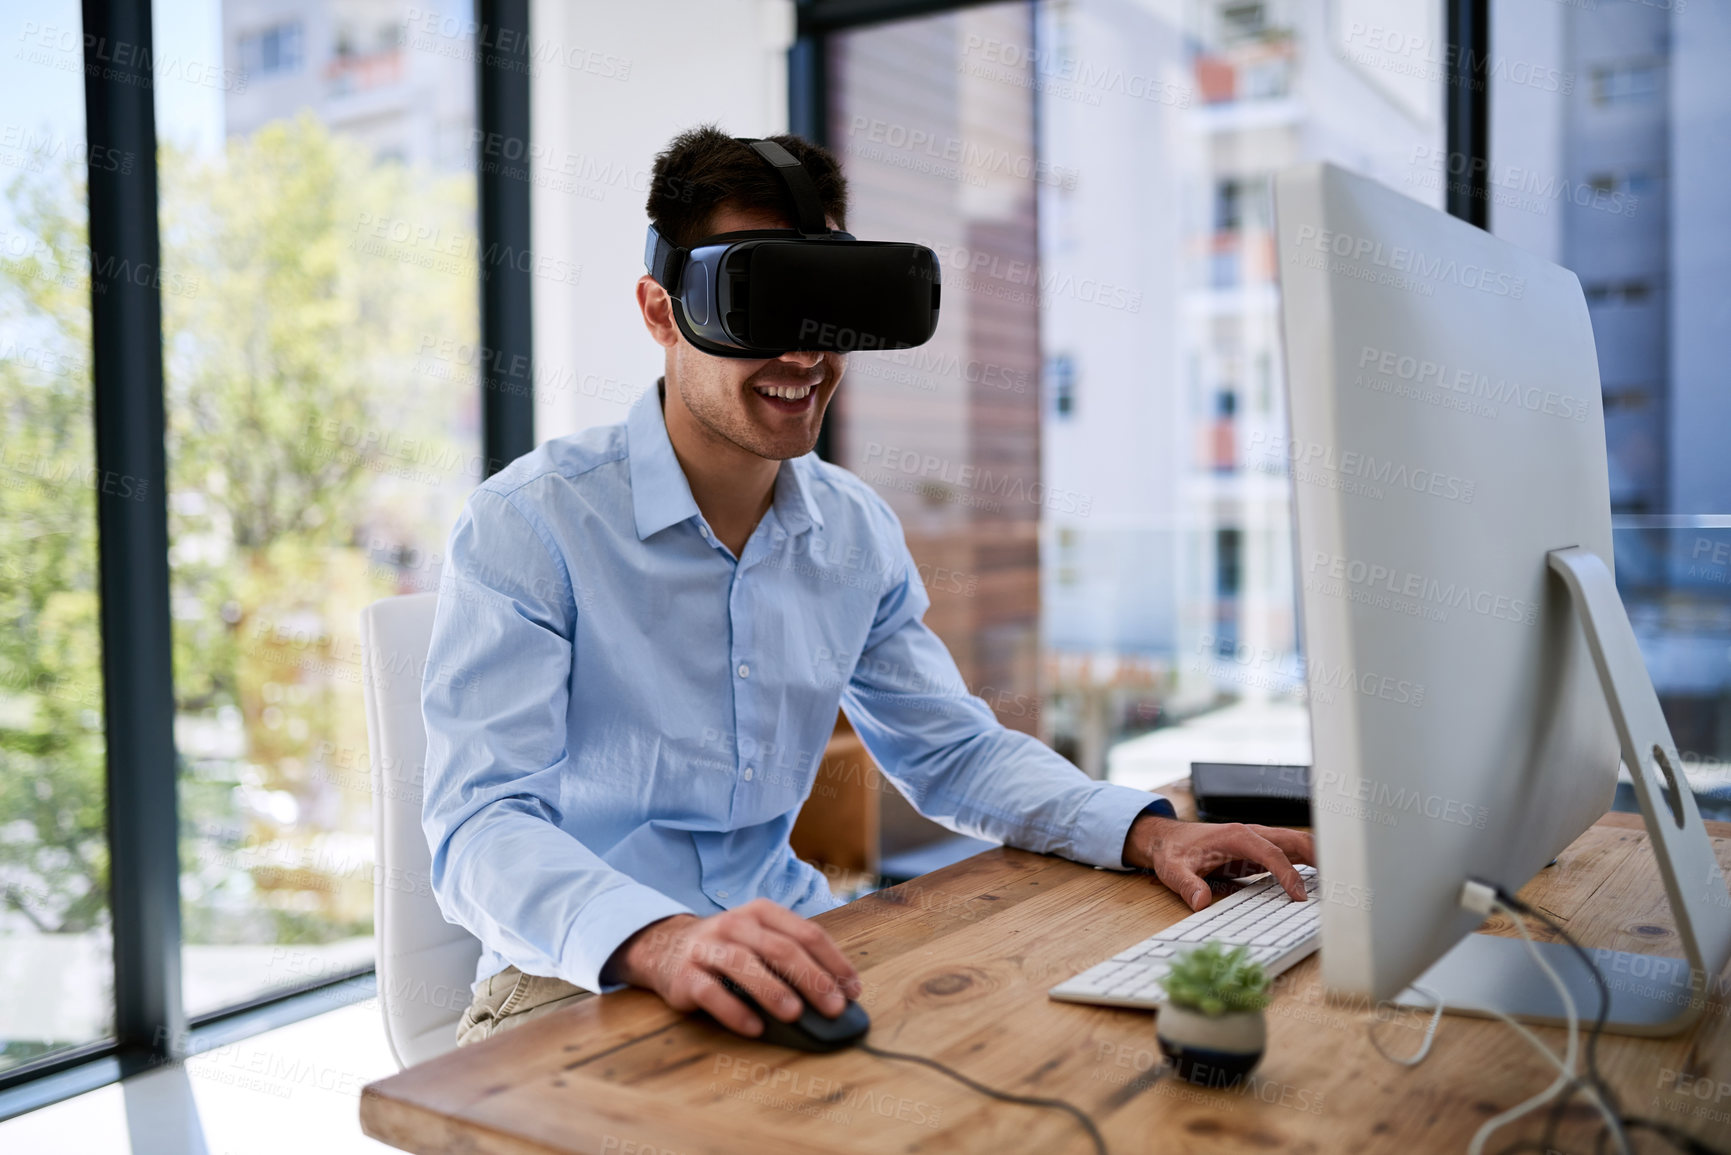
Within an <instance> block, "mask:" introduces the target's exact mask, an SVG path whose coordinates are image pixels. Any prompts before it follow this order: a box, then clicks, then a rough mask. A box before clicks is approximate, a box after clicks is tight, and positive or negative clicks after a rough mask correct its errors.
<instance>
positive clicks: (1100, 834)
mask: <svg viewBox="0 0 1731 1155" xmlns="http://www.w3.org/2000/svg"><path fill="white" fill-rule="evenodd" d="M1144 814H1160V815H1163V816H1165V817H1167V818H1174V817H1176V816H1177V812H1176V811H1175V810H1173V808H1172V803H1170V802H1168V801H1167V800H1166V799H1164V798H1162V797H1160V796H1159V795H1158V794H1151V793H1149V792H1148V791H1146V790H1133V789H1131V788H1130V787H1128V786H1119V785H1117V784H1116V783H1113V782H1101V783H1099V784H1098V785H1097V787H1096V789H1095V791H1094V797H1092V798H1090V799H1089V800H1088V803H1087V805H1086V806H1084V807H1083V808H1082V820H1081V822H1080V823H1079V824H1078V829H1077V830H1076V832H1075V836H1074V839H1073V850H1074V853H1073V854H1071V855H1070V857H1071V858H1073V859H1075V861H1077V862H1084V863H1087V864H1088V865H1089V866H1099V867H1103V868H1105V869H1106V870H1129V869H1131V868H1130V867H1128V866H1125V865H1124V839H1125V837H1127V836H1128V835H1129V833H1130V825H1131V823H1133V822H1135V821H1136V820H1137V819H1138V818H1140V817H1142V815H1144Z"/></svg>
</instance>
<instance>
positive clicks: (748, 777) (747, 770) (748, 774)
mask: <svg viewBox="0 0 1731 1155" xmlns="http://www.w3.org/2000/svg"><path fill="white" fill-rule="evenodd" d="M745 780H746V781H747V782H750V781H751V767H750V766H747V767H746V768H745Z"/></svg>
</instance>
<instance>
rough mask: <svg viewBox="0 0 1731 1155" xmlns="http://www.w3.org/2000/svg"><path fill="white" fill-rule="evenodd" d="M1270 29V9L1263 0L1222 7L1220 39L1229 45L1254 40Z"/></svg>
mask: <svg viewBox="0 0 1731 1155" xmlns="http://www.w3.org/2000/svg"><path fill="white" fill-rule="evenodd" d="M1267 28H1268V7H1267V5H1265V4H1263V3H1262V2H1261V0H1247V2H1239V3H1231V4H1223V5H1221V7H1220V39H1221V40H1222V41H1224V42H1225V43H1227V44H1231V43H1232V42H1234V41H1237V40H1253V39H1255V38H1256V37H1258V36H1261V35H1262V33H1263V32H1264V31H1265V30H1266V29H1267Z"/></svg>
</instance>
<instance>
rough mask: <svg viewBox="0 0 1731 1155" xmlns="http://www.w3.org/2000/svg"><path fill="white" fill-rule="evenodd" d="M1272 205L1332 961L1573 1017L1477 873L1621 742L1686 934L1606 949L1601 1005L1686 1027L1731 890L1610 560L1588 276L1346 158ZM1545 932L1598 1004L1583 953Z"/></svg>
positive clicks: (1510, 855)
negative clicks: (1486, 916)
mask: <svg viewBox="0 0 1731 1155" xmlns="http://www.w3.org/2000/svg"><path fill="white" fill-rule="evenodd" d="M1275 207H1276V228H1277V238H1278V245H1279V253H1280V260H1279V270H1280V280H1281V319H1282V326H1283V330H1284V338H1285V346H1286V381H1287V396H1288V413H1289V415H1290V433H1289V437H1288V439H1287V441H1286V443H1285V444H1284V445H1283V446H1281V447H1280V448H1281V451H1282V452H1283V454H1284V456H1285V458H1286V460H1287V463H1288V469H1287V472H1288V473H1289V475H1290V477H1291V479H1292V492H1293V498H1294V508H1295V511H1296V519H1297V532H1296V545H1295V551H1296V562H1297V574H1298V576H1299V579H1300V580H1299V586H1300V589H1299V600H1300V604H1301V611H1302V613H1301V618H1302V623H1303V636H1302V645H1303V649H1304V653H1305V682H1306V689H1307V696H1308V705H1309V711H1310V718H1311V730H1312V747H1313V761H1314V763H1315V765H1314V768H1313V770H1312V775H1311V790H1312V799H1311V802H1312V814H1313V822H1314V826H1315V831H1316V835H1317V840H1318V858H1319V865H1320V868H1321V874H1322V878H1323V880H1324V888H1323V894H1322V897H1323V899H1324V905H1323V907H1322V909H1321V912H1320V914H1321V923H1322V974H1323V981H1324V983H1325V985H1326V986H1327V987H1328V988H1329V989H1330V990H1332V991H1335V992H1338V993H1341V994H1348V995H1354V996H1358V997H1363V998H1369V999H1375V1000H1383V999H1388V998H1400V999H1402V1000H1404V1001H1411V1002H1413V1003H1416V1004H1418V1005H1425V1006H1429V1005H1431V1000H1432V996H1433V995H1434V996H1440V997H1441V999H1442V1001H1443V1002H1444V1003H1445V1005H1446V1006H1447V1007H1448V1008H1449V1009H1451V1010H1455V1011H1464V1012H1468V1013H1480V1014H1483V1013H1489V1012H1490V1011H1491V1010H1492V1009H1500V1010H1503V1011H1505V1012H1508V1013H1511V1014H1517V1015H1521V1016H1524V1017H1527V1018H1532V1019H1538V1020H1541V1021H1560V1020H1561V1019H1562V1018H1563V1010H1562V1004H1561V1001H1560V999H1559V998H1558V996H1557V994H1556V991H1555V988H1554V987H1553V986H1552V985H1551V983H1550V982H1549V981H1548V980H1547V979H1546V978H1545V976H1544V974H1543V972H1542V971H1541V970H1540V969H1539V968H1537V967H1536V966H1534V965H1533V963H1532V960H1531V958H1530V956H1529V955H1527V953H1526V950H1525V946H1524V944H1523V943H1522V942H1521V941H1520V940H1519V939H1509V938H1503V937H1494V936H1489V935H1483V934H1473V933H1472V931H1473V930H1474V929H1475V928H1476V927H1477V926H1478V925H1480V923H1481V922H1482V921H1483V919H1482V916H1481V915H1479V914H1474V913H1470V912H1469V911H1468V910H1466V909H1463V907H1462V905H1461V899H1462V890H1463V885H1464V884H1465V883H1466V882H1467V881H1468V880H1469V879H1472V880H1479V881H1483V882H1488V883H1491V884H1494V885H1496V886H1499V887H1502V888H1504V889H1505V890H1507V891H1509V892H1511V893H1512V892H1513V891H1515V890H1516V889H1518V888H1519V887H1520V886H1521V885H1523V884H1524V883H1525V882H1526V881H1527V880H1528V879H1530V878H1531V877H1533V875H1534V874H1535V873H1537V872H1538V871H1539V870H1541V869H1544V868H1545V867H1546V865H1547V864H1548V863H1550V862H1552V860H1553V859H1554V858H1555V857H1556V856H1557V855H1558V854H1559V853H1560V852H1561V851H1562V850H1563V848H1564V847H1566V846H1568V845H1569V843H1570V842H1572V841H1573V840H1574V839H1575V838H1576V837H1577V836H1579V835H1580V834H1581V832H1582V831H1584V830H1585V829H1586V828H1587V827H1588V826H1590V825H1591V824H1592V823H1594V822H1595V821H1597V820H1598V818H1599V817H1600V816H1601V815H1602V814H1604V812H1605V811H1606V810H1607V809H1608V807H1609V805H1610V802H1611V799H1612V796H1613V792H1614V790H1615V786H1616V777H1617V765H1618V759H1619V755H1620V754H1621V756H1622V758H1623V760H1624V761H1625V762H1626V763H1627V764H1628V765H1629V767H1630V770H1631V772H1632V774H1633V775H1634V780H1635V787H1636V793H1637V795H1638V797H1639V798H1640V799H1641V801H1642V804H1643V810H1644V811H1645V812H1646V818H1647V825H1648V828H1649V832H1650V833H1652V834H1653V845H1654V849H1655V851H1656V852H1657V854H1658V856H1659V858H1660V865H1661V868H1662V870H1663V872H1664V874H1665V878H1666V884H1667V888H1668V892H1669V894H1670V896H1671V902H1672V907H1673V912H1674V914H1675V915H1676V917H1677V921H1678V925H1679V937H1680V939H1681V940H1682V941H1683V946H1684V954H1685V958H1684V959H1681V960H1668V961H1667V962H1665V963H1664V964H1663V965H1662V966H1661V965H1660V964H1657V963H1655V961H1654V960H1651V959H1645V960H1643V963H1642V965H1640V967H1639V969H1637V970H1631V969H1630V968H1629V967H1628V966H1627V965H1626V960H1625V963H1624V964H1621V965H1620V964H1619V962H1618V959H1617V957H1616V955H1615V953H1614V952H1609V951H1601V952H1598V954H1599V958H1600V962H1601V964H1602V965H1603V966H1604V967H1605V969H1606V970H1607V971H1616V972H1617V973H1618V976H1619V977H1620V978H1621V979H1624V980H1629V979H1630V976H1631V975H1632V974H1635V975H1642V976H1646V977H1645V979H1643V980H1637V981H1624V982H1622V983H1621V984H1613V985H1614V986H1617V987H1618V988H1619V989H1617V990H1616V991H1615V992H1614V998H1613V1004H1612V1013H1611V1027H1610V1029H1613V1030H1622V1031H1625V1032H1629V1033H1647V1034H1660V1033H1668V1032H1671V1031H1674V1030H1677V1029H1680V1028H1681V1027H1682V1026H1684V1025H1685V1024H1686V1023H1687V1022H1689V1021H1691V1020H1692V1019H1693V1018H1694V1016H1695V1015H1696V1014H1698V1013H1699V1010H1700V1006H1701V998H1700V994H1701V988H1702V986H1704V984H1705V982H1706V980H1707V979H1708V978H1710V977H1712V976H1716V975H1717V974H1718V973H1719V971H1720V970H1721V969H1722V968H1723V966H1724V964H1725V962H1726V959H1727V957H1728V956H1731V900H1728V898H1727V894H1726V889H1725V882H1724V879H1723V877H1722V876H1721V874H1720V873H1719V869H1718V866H1717V864H1716V863H1715V862H1714V859H1713V856H1712V853H1711V848H1710V845H1709V843H1708V840H1707V836H1706V831H1705V828H1704V827H1703V826H1702V824H1701V819H1700V816H1699V814H1698V813H1697V812H1696V810H1695V804H1694V799H1693V797H1692V795H1690V793H1689V791H1688V789H1687V788H1686V786H1685V785H1684V784H1683V783H1682V782H1681V779H1680V775H1679V774H1678V773H1677V772H1676V771H1675V767H1677V765H1678V761H1677V755H1676V751H1675V748H1674V745H1673V743H1672V741H1671V737H1670V734H1669V732H1668V730H1666V728H1665V722H1664V718H1663V716H1662V715H1661V714H1660V713H1659V708H1658V702H1657V698H1656V697H1655V696H1654V693H1653V689H1652V685H1651V682H1650V681H1649V680H1648V678H1647V675H1646V671H1645V668H1644V667H1643V666H1642V665H1641V661H1640V654H1639V651H1638V650H1636V649H1635V643H1634V635H1633V632H1632V630H1631V629H1630V626H1629V623H1628V618H1627V616H1626V615H1625V613H1624V611H1623V607H1622V604H1621V602H1620V601H1619V600H1618V599H1617V596H1616V588H1615V584H1614V582H1613V581H1612V580H1611V573H1610V565H1611V558H1612V548H1611V513H1610V497H1609V483H1608V477H1607V472H1606V456H1605V429H1604V415H1603V410H1602V407H1601V403H1600V394H1599V374H1598V364H1597V356H1596V353H1595V350H1594V345H1593V331H1592V326H1591V324H1590V322H1589V318H1588V314H1587V306H1586V301H1585V299H1584V297H1583V295H1582V293H1581V287H1580V283H1579V282H1578V281H1577V280H1576V278H1575V276H1574V274H1573V273H1571V272H1569V271H1568V270H1566V269H1563V268H1560V267H1558V266H1556V265H1553V264H1551V263H1549V262H1547V261H1544V260H1542V259H1540V258H1538V257H1536V256H1534V255H1532V254H1530V253H1527V252H1524V251H1522V250H1521V249H1519V248H1516V247H1515V246H1513V245H1510V244H1508V243H1506V242H1503V241H1500V240H1498V239H1496V238H1495V237H1492V236H1491V235H1489V234H1488V233H1486V232H1484V231H1482V230H1480V229H1477V228H1475V227H1473V226H1471V225H1469V224H1467V223H1466V222H1464V221H1461V220H1458V219H1456V218H1454V217H1450V216H1448V215H1446V214H1444V213H1441V212H1438V211H1437V210H1435V209H1432V208H1429V207H1427V206H1425V205H1423V204H1420V203H1419V202H1417V201H1415V200H1413V199H1411V198H1410V197H1407V196H1404V195H1402V194H1401V193H1398V192H1396V191H1394V190H1392V189H1389V188H1386V187H1384V186H1382V185H1380V184H1378V183H1376V182H1374V181H1371V180H1368V179H1365V178H1363V177H1360V176H1357V175H1355V174H1352V173H1349V172H1347V171H1345V170H1343V169H1340V168H1337V167H1335V166H1333V165H1328V164H1310V165H1305V166H1301V167H1298V168H1295V169H1292V170H1289V171H1286V172H1283V173H1281V174H1280V175H1279V176H1278V178H1277V180H1276V187H1275ZM1547 949H1548V950H1550V952H1551V953H1550V954H1549V955H1548V956H1547V957H1548V958H1549V960H1550V961H1551V962H1552V964H1553V966H1554V967H1555V969H1556V970H1557V971H1558V972H1559V973H1560V974H1562V976H1563V978H1564V979H1565V981H1566V982H1567V983H1568V984H1569V986H1570V987H1571V990H1572V994H1573V998H1574V1001H1575V1003H1576V1005H1577V1007H1579V1008H1581V1009H1582V1012H1583V1013H1584V1014H1589V1015H1590V1014H1591V1013H1593V1011H1594V1010H1595V1009H1596V1007H1597V994H1596V991H1595V987H1594V985H1593V981H1592V976H1591V974H1590V973H1589V972H1588V971H1587V969H1586V968H1585V966H1584V965H1582V964H1581V963H1580V962H1579V961H1578V959H1577V956H1575V955H1574V954H1573V953H1572V952H1570V951H1568V950H1567V948H1565V947H1561V946H1550V947H1547ZM1665 968H1669V969H1665ZM1415 980H1416V984H1417V987H1418V988H1420V989H1421V991H1422V993H1417V994H1415V992H1414V991H1413V990H1411V989H1409V984H1413V983H1415Z"/></svg>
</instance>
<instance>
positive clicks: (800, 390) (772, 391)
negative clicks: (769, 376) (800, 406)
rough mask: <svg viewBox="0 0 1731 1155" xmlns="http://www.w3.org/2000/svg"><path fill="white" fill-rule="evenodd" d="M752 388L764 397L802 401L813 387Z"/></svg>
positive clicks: (775, 386) (769, 386)
mask: <svg viewBox="0 0 1731 1155" xmlns="http://www.w3.org/2000/svg"><path fill="white" fill-rule="evenodd" d="M753 388H755V389H756V390H757V391H758V392H759V393H761V394H763V395H764V396H765V397H780V398H781V399H782V400H783V401H803V400H804V399H805V396H806V394H808V393H810V392H811V391H812V388H813V387H812V386H810V385H756V386H753Z"/></svg>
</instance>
